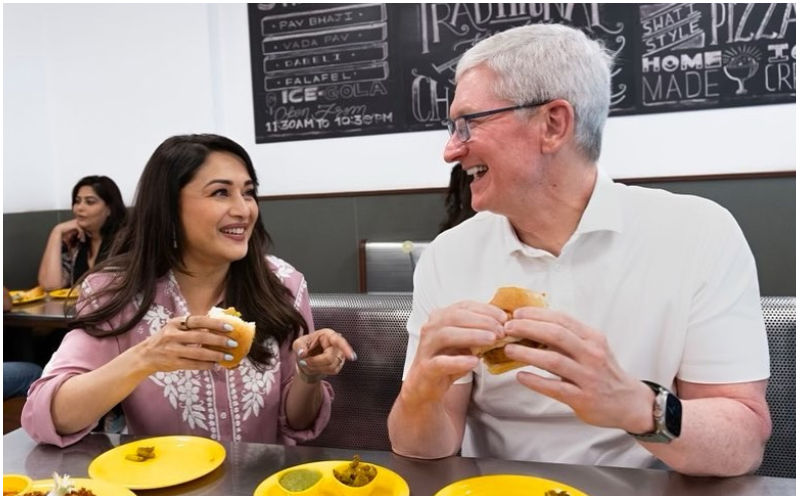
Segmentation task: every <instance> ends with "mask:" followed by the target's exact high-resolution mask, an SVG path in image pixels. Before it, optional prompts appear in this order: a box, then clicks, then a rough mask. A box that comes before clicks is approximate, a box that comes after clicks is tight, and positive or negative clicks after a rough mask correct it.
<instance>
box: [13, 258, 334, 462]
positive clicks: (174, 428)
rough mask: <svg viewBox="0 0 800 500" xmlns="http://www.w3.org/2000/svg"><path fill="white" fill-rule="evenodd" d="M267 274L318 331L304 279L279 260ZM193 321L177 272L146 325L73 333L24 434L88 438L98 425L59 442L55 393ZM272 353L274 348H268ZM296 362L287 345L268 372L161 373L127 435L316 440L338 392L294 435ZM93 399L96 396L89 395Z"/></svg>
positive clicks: (54, 440) (47, 375)
mask: <svg viewBox="0 0 800 500" xmlns="http://www.w3.org/2000/svg"><path fill="white" fill-rule="evenodd" d="M268 261H269V267H270V269H271V270H272V271H273V272H274V273H275V274H276V275H277V276H278V277H279V278H280V280H281V281H282V282H283V284H284V286H286V287H287V288H289V290H290V291H291V292H292V294H293V295H294V297H295V301H294V306H295V308H296V309H297V310H298V311H300V313H301V314H302V315H303V317H304V318H305V320H306V322H307V323H308V326H309V329H310V331H313V328H314V323H313V319H312V317H311V306H310V303H309V298H308V287H307V285H306V281H305V279H304V278H303V275H302V274H300V273H299V272H298V271H297V270H295V269H294V268H293V267H292V266H290V265H289V264H287V263H286V262H284V261H282V260H281V259H278V258H277V257H273V256H270V257H268ZM109 277H110V275H108V274H105V275H94V276H91V277H90V278H89V279H87V280H86V281H85V282H84V284H83V287H82V290H81V297H85V296H87V295H88V294H89V293H91V292H92V291H94V290H96V289H98V288H99V287H102V286H103V285H104V283H107V282H108V280H109ZM84 305H85V306H86V310H87V311H89V310H95V309H96V308H97V307H98V304H97V303H89V304H86V303H85V302H84V301H83V300H82V299H81V300H79V303H78V308H79V310H80V308H81V307H82V306H84ZM133 311H134V308H133V304H131V305H130V306H128V307H127V308H126V309H125V311H124V312H123V313H122V314H120V315H119V316H118V317H117V318H115V319H114V320H112V321H111V322H110V324H111V326H117V325H119V324H121V323H122V319H123V318H130V317H131V316H132V314H133ZM186 314H188V310H187V306H186V300H185V299H184V298H183V295H182V294H181V291H180V288H179V287H178V283H177V281H176V280H175V277H174V275H173V274H172V272H169V273H168V274H167V276H165V277H164V278H162V279H161V280H159V281H158V282H157V284H156V296H155V300H154V302H153V304H152V305H151V306H150V309H149V310H148V311H147V313H146V314H145V315H144V317H143V318H142V320H141V321H140V322H139V323H138V324H137V325H136V326H134V327H133V328H132V329H131V330H130V331H128V332H126V333H123V334H120V335H117V336H113V337H112V336H109V337H102V338H97V337H92V336H91V335H89V334H87V333H86V332H85V331H84V330H82V329H76V330H72V331H71V332H69V333H68V334H67V335H66V336H65V337H64V341H63V342H62V343H61V346H60V347H59V348H58V350H57V351H56V352H55V354H53V357H52V359H51V360H50V362H49V363H48V364H47V366H46V367H45V369H44V373H43V374H42V378H41V379H39V380H38V381H36V382H35V383H34V384H33V385H32V386H31V389H30V391H29V393H28V401H27V403H26V404H25V408H24V409H23V412H22V426H23V428H24V429H25V430H26V431H27V432H28V434H30V435H31V437H32V438H33V439H35V440H36V441H39V442H41V443H51V444H55V445H57V446H62V447H63V446H68V445H70V444H72V443H75V442H76V441H78V440H80V439H81V438H82V437H83V436H85V435H86V434H87V433H89V432H90V431H91V430H92V429H93V428H94V425H92V426H90V427H87V428H86V429H83V430H81V431H80V432H76V433H74V434H69V435H66V436H62V435H59V434H58V433H57V432H56V430H55V427H54V424H53V418H52V416H51V414H50V405H51V402H52V399H53V396H54V395H55V393H56V391H58V388H59V387H61V384H63V383H64V382H65V381H66V380H67V379H69V378H70V377H73V376H75V375H79V374H82V373H86V372H89V371H91V370H94V369H96V368H99V367H100V366H102V365H104V364H106V363H108V362H109V361H111V360H112V359H114V358H115V357H116V356H117V355H119V354H120V353H122V352H123V351H125V350H126V349H129V348H131V347H132V346H134V345H136V344H138V343H140V342H142V341H143V340H145V339H146V338H148V337H149V336H150V335H154V334H156V333H157V332H158V331H159V330H161V328H162V327H163V326H164V324H165V323H166V322H167V320H169V319H170V318H173V317H176V316H183V315H186ZM270 342H272V343H273V347H274V346H275V345H276V344H275V342H276V341H275V340H270ZM294 370H295V355H294V353H293V352H292V350H291V345H290V343H289V342H286V343H284V344H283V345H281V346H280V359H278V360H276V362H275V364H274V366H272V367H268V368H266V369H265V371H258V370H257V369H256V368H255V367H254V366H253V364H252V363H251V362H250V360H249V359H247V358H245V359H244V360H243V361H242V363H240V364H239V366H238V367H237V368H234V369H232V370H227V369H225V368H222V367H216V368H214V369H211V370H179V371H173V372H156V373H154V374H152V375H151V376H150V377H148V378H147V379H146V380H145V381H143V382H142V383H140V384H139V385H138V386H137V387H136V389H135V390H134V391H133V392H132V393H131V394H130V395H129V396H128V397H127V398H125V399H124V400H123V401H122V409H123V410H124V412H125V420H126V424H127V432H128V433H130V434H138V435H170V434H190V435H197V436H206V437H210V438H212V439H217V440H221V441H251V442H260V443H281V444H295V443H296V442H297V441H305V440H308V439H311V438H314V437H316V436H317V435H318V434H319V433H320V432H321V431H322V429H324V428H325V426H326V425H327V423H328V420H329V418H330V412H331V400H332V398H333V391H332V389H331V387H330V385H329V384H328V383H327V382H323V388H324V390H323V396H324V397H323V401H322V406H321V408H320V410H319V415H318V416H317V419H316V421H315V422H314V424H313V426H312V428H310V429H306V430H302V431H297V430H294V429H292V428H290V427H289V426H288V425H287V422H286V409H285V400H286V395H287V390H288V387H289V381H290V380H291V379H292V377H293V376H294V374H295V371H294ZM85 397H87V398H91V397H92V395H91V394H86V396H85Z"/></svg>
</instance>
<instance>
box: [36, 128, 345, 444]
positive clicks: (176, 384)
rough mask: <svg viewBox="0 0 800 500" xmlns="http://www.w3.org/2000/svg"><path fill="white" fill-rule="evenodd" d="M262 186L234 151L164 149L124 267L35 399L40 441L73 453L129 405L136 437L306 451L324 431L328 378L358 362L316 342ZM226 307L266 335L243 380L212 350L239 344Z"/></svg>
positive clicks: (113, 270)
mask: <svg viewBox="0 0 800 500" xmlns="http://www.w3.org/2000/svg"><path fill="white" fill-rule="evenodd" d="M257 185H258V181H257V179H256V172H255V170H254V168H253V164H252V163H251V161H250V157H249V156H248V155H247V153H246V152H245V150H244V149H243V148H242V147H241V146H239V145H238V144H236V143H235V142H233V141H231V140H230V139H226V138H224V137H220V136H216V135H190V136H177V137H172V138H169V139H167V140H166V141H164V143H162V144H161V145H160V146H159V147H158V148H157V149H156V151H155V152H154V153H153V156H152V157H151V158H150V160H149V161H148V163H147V165H146V166H145V170H144V172H143V173H142V177H141V179H140V180H139V187H138V190H137V197H136V203H135V205H134V207H133V208H132V210H131V218H130V222H129V223H128V224H127V225H126V226H125V228H123V230H122V231H121V233H120V234H119V237H118V238H117V240H116V242H115V245H114V248H113V250H112V254H113V255H114V256H113V257H111V258H110V259H108V260H106V261H104V262H103V263H102V264H100V265H99V266H98V268H97V269H96V270H95V271H94V272H92V273H91V274H90V275H88V277H86V278H85V280H84V282H83V283H82V288H81V296H80V299H79V301H78V305H77V306H78V309H77V310H78V314H77V317H76V320H75V321H74V326H76V327H78V328H77V329H75V330H73V331H71V332H69V333H68V334H67V336H66V337H65V338H64V341H63V343H62V344H61V347H59V349H58V351H57V352H56V353H55V354H54V355H53V358H52V360H51V361H50V363H49V364H48V366H47V368H46V370H45V373H44V374H43V375H42V378H41V379H40V380H39V381H37V382H36V383H35V384H34V385H33V387H32V388H31V391H30V396H29V398H28V402H27V404H26V406H25V408H24V410H23V417H22V422H23V427H24V428H25V429H26V430H27V431H28V433H29V434H30V435H31V436H32V437H33V438H34V439H36V440H37V441H39V442H46V443H52V444H56V445H58V446H67V445H69V444H72V443H74V442H75V441H77V440H79V439H80V438H81V437H83V436H84V435H85V434H86V433H88V432H89V431H90V430H91V429H92V428H93V427H94V426H95V424H96V423H97V421H98V419H99V418H100V417H102V416H103V415H104V414H105V413H106V412H108V411H109V410H110V409H112V408H113V407H114V406H115V405H116V404H118V403H120V402H121V406H122V409H123V411H124V414H125V418H126V422H127V426H128V431H129V432H130V433H132V434H140V435H152V434H194V435H203V436H208V437H211V438H213V439H219V440H225V441H256V442H265V443H278V442H279V443H283V444H293V443H295V442H296V441H304V440H307V439H311V438H313V437H315V436H316V435H317V434H319V432H321V430H322V429H323V428H324V426H325V425H326V424H327V422H328V419H329V417H330V403H331V397H332V391H331V388H330V384H328V383H327V382H324V381H322V378H323V377H324V376H326V375H330V374H336V373H338V372H339V371H340V370H341V368H342V366H343V365H344V360H345V359H350V360H355V358H356V355H355V352H353V350H352V349H351V348H350V345H349V344H348V343H347V341H345V340H344V338H342V337H341V336H340V335H339V334H337V333H336V332H334V331H333V330H329V329H325V330H319V331H315V332H312V333H307V332H310V331H311V330H313V323H312V318H311V308H310V304H309V298H308V289H307V286H306V282H305V280H304V278H303V276H302V274H300V273H299V272H297V271H296V270H295V269H294V268H292V267H291V266H290V265H289V264H287V263H286V262H284V261H282V260H280V259H278V258H275V257H272V256H268V257H265V255H266V252H267V250H268V245H269V243H270V240H269V236H268V235H267V232H266V231H265V230H264V228H263V226H262V224H261V218H260V216H259V211H258V204H257V200H256V186H257ZM215 305H218V306H220V307H229V306H233V307H235V308H236V309H237V310H238V311H239V312H241V314H242V319H245V320H247V321H253V322H255V323H256V325H257V326H256V335H255V340H254V342H253V347H252V348H251V350H250V353H249V354H248V356H247V358H245V359H244V360H243V361H242V362H241V363H240V364H239V365H238V367H236V368H235V369H232V370H226V369H223V368H221V367H219V366H218V364H217V363H219V362H220V361H222V360H224V359H229V356H230V355H229V354H224V353H222V352H219V351H217V350H214V349H212V347H214V348H222V349H224V348H226V347H232V346H233V345H234V344H235V341H233V340H232V339H231V338H229V337H227V336H226V333H227V332H228V330H227V329H226V324H225V323H224V322H223V321H222V320H219V319H213V318H210V317H208V316H206V313H207V311H208V310H209V309H210V308H211V307H212V306H215ZM298 335H300V336H299V337H298ZM295 353H296V354H295ZM311 354H313V355H311ZM298 359H299V361H296V360H298Z"/></svg>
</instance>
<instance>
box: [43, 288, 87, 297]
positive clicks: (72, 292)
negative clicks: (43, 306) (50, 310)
mask: <svg viewBox="0 0 800 500" xmlns="http://www.w3.org/2000/svg"><path fill="white" fill-rule="evenodd" d="M80 291H81V290H80V288H77V287H76V288H59V289H58V290H50V296H51V297H53V298H54V299H77V298H78V294H79V293H80Z"/></svg>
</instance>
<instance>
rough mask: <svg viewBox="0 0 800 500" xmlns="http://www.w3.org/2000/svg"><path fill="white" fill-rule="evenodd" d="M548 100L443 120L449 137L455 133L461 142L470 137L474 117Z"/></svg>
mask: <svg viewBox="0 0 800 500" xmlns="http://www.w3.org/2000/svg"><path fill="white" fill-rule="evenodd" d="M550 101H551V99H548V100H546V101H541V102H531V103H528V104H520V105H519V106H508V107H507V108H498V109H490V110H489V111H479V112H478V113H470V114H468V115H461V116H459V117H458V118H456V119H455V120H449V119H448V120H445V123H446V124H447V130H448V131H449V132H450V136H451V137H452V136H453V134H457V135H458V140H460V141H461V142H467V141H468V140H469V138H470V135H469V121H470V120H474V119H475V118H483V117H484V116H491V115H496V114H497V113H505V112H506V111H516V110H518V109H524V108H535V107H536V106H541V105H542V104H547V103H548V102H550Z"/></svg>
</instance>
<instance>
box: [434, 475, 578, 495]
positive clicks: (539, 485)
mask: <svg viewBox="0 0 800 500" xmlns="http://www.w3.org/2000/svg"><path fill="white" fill-rule="evenodd" d="M496 495H504V496H515V495H516V496H586V493H584V492H582V491H580V490H578V489H576V488H573V487H572V486H569V485H568V484H564V483H559V482H557V481H552V480H550V479H545V478H542V477H535V476H521V475H514V474H494V475H488V476H476V477H470V478H467V479H462V480H461V481H456V482H455V483H452V484H449V485H447V486H445V487H444V488H442V489H441V490H439V491H438V492H436V496H496Z"/></svg>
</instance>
